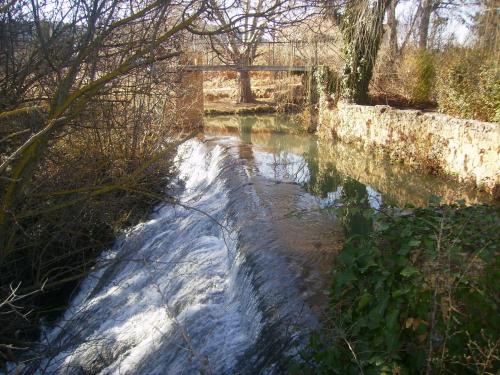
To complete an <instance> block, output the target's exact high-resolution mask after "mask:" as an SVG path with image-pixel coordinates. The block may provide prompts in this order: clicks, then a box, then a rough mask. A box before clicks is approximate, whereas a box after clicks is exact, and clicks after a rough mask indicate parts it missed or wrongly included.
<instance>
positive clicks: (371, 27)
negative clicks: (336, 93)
mask: <svg viewBox="0 0 500 375" xmlns="http://www.w3.org/2000/svg"><path fill="white" fill-rule="evenodd" d="M389 4H390V0H375V1H364V0H327V1H325V5H326V11H327V14H329V15H330V17H331V18H332V19H334V20H335V21H336V22H337V23H338V24H339V26H340V30H341V32H342V36H343V39H344V58H345V65H344V70H343V77H342V93H341V96H342V97H343V98H344V99H346V100H348V101H352V102H355V103H365V102H366V101H367V100H368V86H369V84H370V80H371V78H372V75H373V67H374V65H375V60H376V57H377V53H378V50H379V47H380V42H381V39H382V35H383V32H384V28H383V21H384V15H385V12H386V9H387V7H388V5H389Z"/></svg>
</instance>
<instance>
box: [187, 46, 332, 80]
mask: <svg viewBox="0 0 500 375" xmlns="http://www.w3.org/2000/svg"><path fill="white" fill-rule="evenodd" d="M331 46H332V43H331V41H328V42H326V41H324V42H319V41H313V42H311V41H262V42H259V44H258V46H257V56H256V58H255V60H254V62H253V63H252V64H248V65H234V64H227V63H225V62H224V61H222V59H221V58H220V56H219V54H218V53H216V52H215V51H214V50H213V48H212V46H211V45H210V43H207V42H201V41H197V42H196V43H193V44H192V45H191V47H190V48H189V54H190V55H191V56H192V58H191V62H192V63H191V64H188V65H186V66H185V70H186V71H191V72H223V71H266V72H309V71H311V70H312V68H313V67H314V66H318V65H323V64H325V63H327V62H328V61H327V60H330V62H331V56H329V55H330V53H328V52H329V50H330V49H331ZM330 52H334V53H336V51H333V50H332V51H330ZM323 60H325V61H323Z"/></svg>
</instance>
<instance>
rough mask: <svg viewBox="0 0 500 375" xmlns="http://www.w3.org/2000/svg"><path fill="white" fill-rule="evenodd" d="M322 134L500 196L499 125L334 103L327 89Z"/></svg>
mask: <svg viewBox="0 0 500 375" xmlns="http://www.w3.org/2000/svg"><path fill="white" fill-rule="evenodd" d="M318 134H319V135H320V136H321V137H324V138H327V139H331V140H340V141H342V142H345V143H352V144H356V145H359V146H361V147H364V148H367V149H370V150H373V151H376V152H382V153H384V154H386V155H388V156H389V157H390V158H391V159H392V160H395V161H401V162H403V163H406V164H410V165H412V166H414V167H417V168H419V169H423V170H426V171H427V172H428V173H429V172H430V173H433V174H445V175H448V176H450V177H452V178H456V179H458V180H459V181H461V182H464V183H469V184H473V185H475V186H476V187H477V188H478V189H480V190H485V191H486V192H488V193H489V194H491V195H492V196H494V197H495V198H497V199H498V198H499V197H500V172H499V171H500V157H499V153H500V124H498V123H487V122H480V121H474V120H463V119H458V118H454V117H451V116H446V115H441V114H437V113H424V112H421V111H418V110H399V109H394V108H391V107H389V106H362V105H356V104H348V103H343V102H339V103H337V105H336V106H335V105H332V104H331V102H329V100H328V95H327V94H325V93H323V94H322V96H321V98H320V105H319V127H318Z"/></svg>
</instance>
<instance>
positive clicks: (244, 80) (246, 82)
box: [237, 70, 255, 103]
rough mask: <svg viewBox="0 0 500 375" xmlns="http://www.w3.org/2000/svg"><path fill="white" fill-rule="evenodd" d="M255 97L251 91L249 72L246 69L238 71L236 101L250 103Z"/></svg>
mask: <svg viewBox="0 0 500 375" xmlns="http://www.w3.org/2000/svg"><path fill="white" fill-rule="evenodd" d="M254 100H255V98H254V96H253V93H252V84H251V82H250V73H249V72H248V71H246V70H240V71H239V72H238V100H237V102H238V103H252V102H254Z"/></svg>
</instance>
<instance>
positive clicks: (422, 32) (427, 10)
mask: <svg viewBox="0 0 500 375" xmlns="http://www.w3.org/2000/svg"><path fill="white" fill-rule="evenodd" d="M439 3H440V1H439V0H422V1H421V3H420V23H419V27H418V47H419V48H420V49H427V41H428V39H429V25H430V22H431V14H432V12H433V11H434V10H435V9H437V7H438V6H439Z"/></svg>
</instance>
